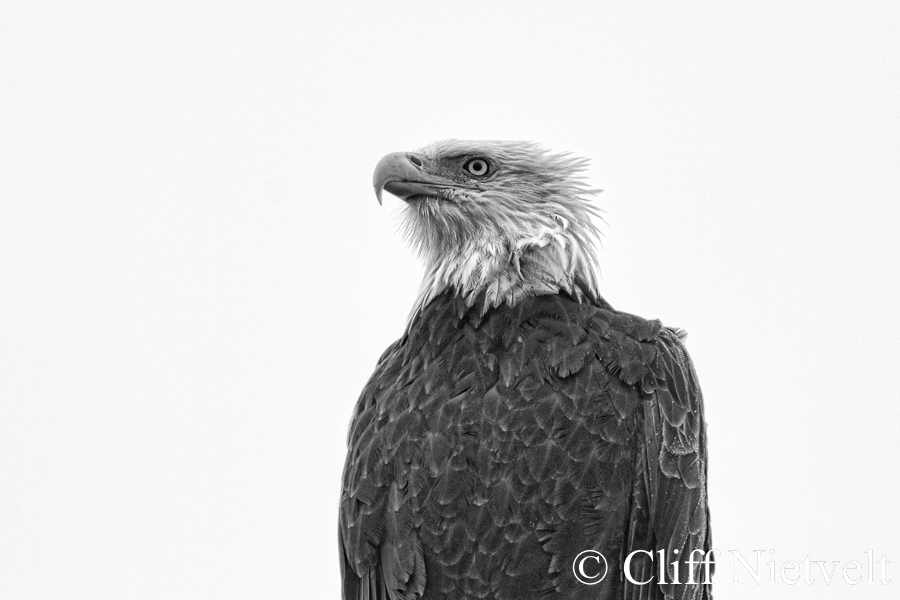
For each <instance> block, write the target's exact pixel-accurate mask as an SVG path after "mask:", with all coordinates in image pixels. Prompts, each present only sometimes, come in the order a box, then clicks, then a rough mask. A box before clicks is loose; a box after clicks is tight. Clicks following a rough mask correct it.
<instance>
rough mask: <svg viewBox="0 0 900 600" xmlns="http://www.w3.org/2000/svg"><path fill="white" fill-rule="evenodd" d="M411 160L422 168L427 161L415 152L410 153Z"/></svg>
mask: <svg viewBox="0 0 900 600" xmlns="http://www.w3.org/2000/svg"><path fill="white" fill-rule="evenodd" d="M409 162H411V163H412V164H414V165H416V166H417V167H419V168H420V169H421V168H422V167H424V166H425V162H424V161H423V160H422V159H421V158H419V157H418V156H416V155H415V154H410V155H409Z"/></svg>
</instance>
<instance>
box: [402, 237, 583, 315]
mask: <svg viewBox="0 0 900 600" xmlns="http://www.w3.org/2000/svg"><path fill="white" fill-rule="evenodd" d="M567 225H568V224H567V223H565V222H560V223H558V224H557V226H555V227H552V228H550V227H546V228H543V229H541V230H539V231H537V232H535V233H534V235H532V236H530V237H527V238H524V239H520V240H518V241H517V242H515V243H514V244H509V243H499V242H497V241H496V240H493V239H491V238H490V237H489V236H485V237H484V238H478V237H476V238H474V239H471V240H468V241H466V242H465V243H464V244H462V245H461V246H459V247H458V248H454V249H453V250H452V251H450V252H449V253H447V254H446V255H444V256H440V257H438V256H435V257H433V258H431V259H430V260H428V261H427V264H426V270H425V277H424V278H423V280H422V284H421V285H420V287H419V292H418V294H417V295H416V301H415V303H414V305H413V309H412V312H411V313H410V315H409V322H410V323H411V322H412V321H413V319H415V317H416V316H417V315H418V314H419V313H420V312H421V311H422V309H423V308H425V306H427V305H428V303H429V302H431V301H432V300H434V298H436V297H437V296H439V295H440V294H441V293H443V292H444V291H446V290H447V289H452V290H453V291H454V293H456V294H457V295H459V296H460V297H462V298H464V299H465V301H466V305H467V306H473V305H474V304H475V302H476V301H479V300H480V301H481V302H482V303H483V305H482V313H484V312H486V311H487V310H488V309H489V308H492V307H496V306H500V305H501V304H504V303H505V304H507V305H509V306H515V305H516V304H517V303H518V302H519V301H521V300H522V299H523V298H527V297H530V296H539V295H545V294H557V293H560V292H566V293H568V294H570V295H572V296H573V297H575V298H577V299H578V300H579V301H581V300H583V299H584V298H585V297H587V298H590V299H594V300H596V299H597V298H598V297H599V295H600V294H599V289H598V273H597V268H596V264H597V263H596V256H595V253H594V246H593V243H592V242H591V241H590V240H589V239H587V238H586V237H585V236H584V235H582V234H581V233H580V232H577V231H573V230H572V229H570V228H569V227H567Z"/></svg>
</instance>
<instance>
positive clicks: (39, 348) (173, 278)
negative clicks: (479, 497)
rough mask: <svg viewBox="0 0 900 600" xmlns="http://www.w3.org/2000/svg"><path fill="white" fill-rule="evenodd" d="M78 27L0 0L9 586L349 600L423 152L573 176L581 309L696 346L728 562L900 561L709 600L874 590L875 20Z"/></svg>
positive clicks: (2, 377)
mask: <svg viewBox="0 0 900 600" xmlns="http://www.w3.org/2000/svg"><path fill="white" fill-rule="evenodd" d="M75 4H82V5H84V6H80V7H76V6H73V3H35V2H11V1H9V0H6V1H5V2H3V4H2V7H0V108H2V110H0V598H2V599H3V600H7V599H11V600H12V599H32V598H41V599H69V598H85V599H90V600H100V599H107V598H108V599H143V598H148V599H151V598H152V599H157V598H158V599H166V600H180V599H225V598H235V599H254V598H260V599H267V600H268V599H280V598H337V597H339V575H338V556H337V543H336V536H337V534H336V527H337V526H336V522H337V505H338V497H339V484H340V474H341V468H342V463H343V457H344V444H345V435H346V430H347V423H348V420H349V417H350V413H351V410H352V407H353V404H354V402H355V401H356V398H357V395H358V394H359V392H360V390H361V389H362V386H363V384H364V383H365V381H366V379H367V378H368V376H369V374H370V373H371V372H372V369H373V367H374V364H375V361H376V359H377V358H378V356H379V355H380V354H381V352H382V351H383V350H384V348H385V347H386V346H387V345H388V344H389V343H390V342H391V341H393V340H394V339H395V338H396V337H397V336H398V335H399V334H400V332H401V330H402V327H403V323H404V320H405V317H406V314H407V311H408V310H409V308H410V306H411V302H412V299H413V296H414V293H415V289H416V286H417V284H418V279H419V276H420V274H421V270H420V267H419V265H418V264H417V263H416V261H415V259H414V258H413V257H412V255H411V253H410V252H409V251H408V250H407V249H406V248H405V247H404V245H403V242H402V241H401V239H400V237H399V236H398V235H397V233H396V231H395V224H394V223H393V222H392V213H394V212H395V210H396V208H397V206H398V205H399V201H398V200H396V199H395V198H393V197H390V196H386V206H384V207H379V206H378V204H377V203H376V202H375V197H374V194H373V193H372V187H371V175H372V170H373V167H374V166H375V163H376V162H377V160H378V159H379V158H380V157H381V156H382V155H383V154H385V153H387V152H390V151H395V150H409V149H415V148H417V147H419V146H421V145H424V144H425V143H427V142H430V141H432V140H435V139H441V138H447V137H458V138H486V139H525V140H538V141H542V142H544V143H545V144H547V145H548V146H550V147H552V148H554V149H558V150H572V151H575V152H576V153H578V154H580V155H583V156H587V157H590V158H591V159H592V163H591V168H590V172H589V175H590V179H591V182H592V183H593V184H595V185H596V186H598V187H601V188H603V189H604V190H605V192H604V193H603V194H601V195H600V196H599V198H598V203H599V205H600V206H602V207H603V208H604V209H605V210H606V211H607V220H608V222H609V226H608V227H604V231H605V237H604V242H603V248H604V249H603V251H602V252H601V255H600V258H601V263H602V271H603V280H602V291H603V293H604V295H605V296H606V297H607V299H608V300H610V301H611V302H612V304H613V305H614V306H616V307H617V308H620V309H622V310H626V311H628V312H633V313H637V314H640V315H642V316H645V317H653V318H661V319H662V320H663V321H664V322H665V323H667V324H670V325H677V326H682V327H686V328H687V329H688V330H689V332H690V338H689V340H688V348H689V350H690V351H691V353H692V355H693V358H694V360H695V363H696V366H697V370H698V372H699V375H700V379H701V383H702V385H703V390H704V392H705V396H706V403H707V404H706V409H707V420H708V422H709V437H710V456H711V458H710V497H711V506H712V515H713V531H714V545H715V546H716V547H717V548H719V549H721V550H730V549H733V550H740V551H742V552H743V553H745V555H747V556H748V557H751V558H752V550H754V549H762V550H769V549H772V550H774V551H775V553H774V554H773V555H772V556H773V557H774V559H775V560H776V561H777V563H778V565H779V566H780V564H781V563H782V562H783V561H786V560H802V559H803V558H804V557H805V556H806V555H811V558H812V559H813V560H829V561H832V560H834V561H840V562H841V563H843V562H844V561H848V560H853V559H855V560H863V559H864V558H865V555H864V554H863V553H864V551H865V550H867V549H872V550H873V552H874V554H875V557H876V559H877V558H879V557H880V556H881V555H884V554H887V557H888V560H891V561H892V564H891V565H889V566H888V576H889V577H890V576H891V575H893V577H892V579H893V583H891V584H890V585H888V586H883V585H880V584H878V583H876V584H872V585H866V584H864V583H862V584H860V585H858V586H856V587H855V588H853V589H850V588H848V587H847V586H846V584H843V583H840V582H839V583H832V584H831V585H827V586H826V585H825V584H824V583H822V576H821V575H818V576H817V579H818V581H819V583H818V584H814V585H805V584H804V583H803V582H802V581H801V583H799V584H798V585H795V586H789V585H786V584H785V583H777V584H774V585H757V584H755V583H753V582H752V581H748V578H747V577H746V575H745V574H743V572H742V579H741V581H742V583H741V584H732V583H731V581H732V580H733V573H732V568H731V560H730V559H726V560H722V564H721V567H720V573H719V575H718V576H717V587H716V595H717V598H720V599H722V598H724V599H728V598H787V597H792V598H795V597H796V598H846V597H851V596H852V597H854V598H896V597H898V596H900V519H898V511H900V508H898V506H900V492H898V484H897V477H898V464H900V443H898V441H897V430H898V428H900V418H898V416H897V415H898V408H900V407H898V404H900V377H898V375H900V350H898V338H900V316H898V310H900V241H898V234H897V231H898V227H900V208H898V203H900V194H898V190H900V41H898V40H900V36H898V35H897V32H898V30H900V5H898V4H897V3H896V2H875V1H872V2H844V3H839V2H799V1H798V2H781V1H779V2H775V1H772V2H769V1H754V2H727V3H726V2H719V3H713V2H708V3H686V2H679V3H661V2H660V3H641V2H615V3H598V2H554V3H550V2H546V3H541V4H539V3H523V2H460V1H455V2H443V3H440V4H439V3H437V2H387V1H384V2H378V3H361V2H360V3H354V4H352V5H351V4H346V3H345V4H340V5H337V4H335V3H322V4H320V5H315V4H312V3H301V4H296V3H290V4H288V3H284V4H279V5H273V4H264V3H247V4H246V5H243V6H240V5H236V4H229V3H225V4H224V5H222V3H203V4H195V3H185V2H171V3H163V2H154V3H147V5H146V6H143V7H137V6H134V5H133V4H134V3H130V2H109V3H106V4H101V3H96V2H87V3H75ZM838 569H840V566H839V567H838ZM879 574H880V570H879V569H878V567H877V566H876V573H875V575H876V580H877V579H878V577H879ZM840 577H841V575H840V570H838V572H837V573H836V575H835V579H840Z"/></svg>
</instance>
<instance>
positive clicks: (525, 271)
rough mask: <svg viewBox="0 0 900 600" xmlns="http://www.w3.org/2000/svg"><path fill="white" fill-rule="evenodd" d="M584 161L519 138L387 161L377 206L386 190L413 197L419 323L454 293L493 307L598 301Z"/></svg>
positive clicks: (434, 147) (433, 147)
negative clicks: (531, 301)
mask: <svg viewBox="0 0 900 600" xmlns="http://www.w3.org/2000/svg"><path fill="white" fill-rule="evenodd" d="M586 164H587V160H586V159H582V158H576V157H573V156H571V155H569V154H556V153H551V152H549V151H548V150H546V149H545V148H543V147H542V146H541V145H540V144H537V143H534V142H512V141H462V140H445V141H441V142H436V143H433V144H430V145H428V146H426V147H424V148H422V149H420V150H418V151H415V152H393V153H391V154H388V155H387V156H385V157H384V158H382V159H381V160H380V161H379V163H378V166H377V167H376V168H375V177H374V185H375V194H376V196H377V197H378V202H379V203H381V194H382V190H385V191H387V192H389V193H391V194H393V195H395V196H397V197H399V198H401V199H402V200H404V201H405V202H404V204H405V206H404V210H403V221H402V223H403V225H402V228H403V231H404V234H405V237H406V238H407V240H408V241H409V242H410V243H411V245H412V246H413V247H414V248H415V249H416V251H417V252H418V253H419V255H420V256H421V258H422V259H423V261H424V263H425V270H426V271H425V277H424V279H423V281H422V286H421V287H420V290H419V294H418V297H417V300H416V304H415V305H414V307H413V312H412V314H411V318H412V317H414V316H415V315H416V314H417V313H418V312H419V311H420V310H421V309H422V308H423V307H424V306H425V305H427V304H428V302H430V301H431V300H432V299H433V298H434V297H436V296H437V295H438V294H440V293H442V292H443V291H445V290H446V289H448V288H450V289H452V290H454V292H455V293H456V294H459V295H461V296H463V297H464V298H465V299H466V302H467V303H468V305H469V306H471V305H473V304H474V303H475V302H476V301H479V299H481V300H480V301H481V302H483V310H485V311H486V310H487V309H488V308H489V307H492V306H499V305H500V304H502V303H507V304H509V305H510V306H512V305H514V304H516V303H517V302H518V301H519V300H521V299H522V298H525V297H528V296H534V295H540V294H556V293H560V292H561V291H564V292H566V293H568V294H570V295H572V296H574V297H576V298H577V299H579V300H581V299H583V298H584V297H589V298H597V297H598V296H599V292H598V286H597V278H598V276H597V264H596V255H595V247H594V240H595V239H596V238H597V229H596V227H595V226H594V224H593V223H592V222H591V216H592V215H593V216H597V211H596V209H595V208H594V207H593V206H592V204H591V202H590V196H591V195H592V194H593V193H594V190H591V189H589V188H588V187H587V186H586V185H585V184H584V177H583V175H582V173H583V171H584V169H585V166H586Z"/></svg>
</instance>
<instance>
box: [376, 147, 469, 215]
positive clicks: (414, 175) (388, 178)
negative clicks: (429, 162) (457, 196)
mask: <svg viewBox="0 0 900 600" xmlns="http://www.w3.org/2000/svg"><path fill="white" fill-rule="evenodd" d="M425 160H426V159H424V158H423V157H422V156H421V155H418V154H415V153H412V152H391V153H390V154H388V155H387V156H385V157H384V158H382V159H381V160H380V161H378V165H377V166H376V167H375V176H374V177H373V180H372V183H373V185H374V186H375V197H376V198H378V204H381V192H382V190H387V191H388V192H389V193H391V194H393V195H395V196H397V197H398V198H400V199H401V200H407V201H408V200H411V199H413V198H414V197H415V196H432V197H435V198H438V197H441V196H442V195H443V194H441V188H446V187H447V186H449V185H453V183H452V182H451V181H449V180H447V179H444V178H442V177H437V176H435V175H430V174H428V173H425V172H424V171H423V170H422V169H423V167H424V166H425Z"/></svg>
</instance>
